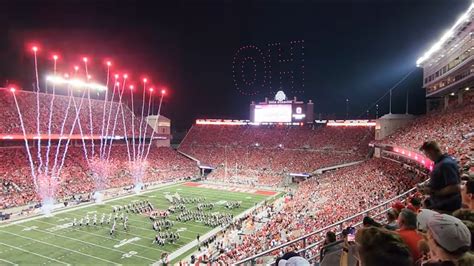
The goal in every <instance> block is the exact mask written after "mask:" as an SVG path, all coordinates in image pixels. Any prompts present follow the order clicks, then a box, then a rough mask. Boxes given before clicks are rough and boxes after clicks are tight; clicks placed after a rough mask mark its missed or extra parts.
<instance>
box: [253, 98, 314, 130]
mask: <svg viewBox="0 0 474 266" xmlns="http://www.w3.org/2000/svg"><path fill="white" fill-rule="evenodd" d="M313 113H314V104H313V102H312V101H309V102H308V103H304V102H302V101H298V100H297V99H296V97H295V98H294V99H293V100H287V99H286V96H285V95H284V93H283V92H282V91H279V92H278V93H277V95H276V96H275V100H268V99H267V98H266V99H265V101H264V102H260V103H255V102H252V103H251V104H250V121H251V122H253V123H286V124H301V123H303V124H307V123H313Z"/></svg>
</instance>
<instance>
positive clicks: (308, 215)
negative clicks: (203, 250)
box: [219, 159, 420, 263]
mask: <svg viewBox="0 0 474 266" xmlns="http://www.w3.org/2000/svg"><path fill="white" fill-rule="evenodd" d="M355 176H356V177H357V178H354V177H355ZM418 181H420V177H419V176H417V175H415V174H414V173H411V172H409V171H408V170H406V169H404V168H401V166H400V165H399V164H397V163H393V162H391V161H386V160H382V159H372V160H369V161H367V162H364V163H361V164H359V165H356V166H353V167H347V168H342V169H339V170H335V171H330V172H326V173H324V174H322V175H321V176H318V177H316V178H311V179H308V180H306V181H304V182H302V183H301V184H300V185H299V186H298V188H297V189H296V190H294V191H290V192H289V195H288V196H287V197H286V198H285V201H284V203H283V206H280V207H279V206H277V205H275V206H267V208H268V209H267V210H266V212H267V214H268V215H267V217H266V218H267V219H263V220H265V221H264V222H260V221H258V220H256V219H255V217H254V216H250V217H248V219H246V220H243V221H242V222H241V223H240V224H238V225H236V228H239V229H244V230H246V229H247V228H248V229H250V231H253V233H250V234H246V235H244V236H243V237H242V239H241V240H240V241H236V242H233V241H231V242H229V245H228V246H225V247H224V248H223V250H225V252H224V253H223V254H222V255H221V256H220V258H219V259H220V260H222V261H224V262H225V263H232V262H235V261H238V260H241V259H244V258H247V257H248V256H250V255H253V254H256V253H259V252H261V251H264V250H267V249H270V248H272V247H275V246H278V245H280V244H282V243H285V242H287V241H290V240H292V239H295V238H298V237H299V236H302V235H304V234H307V233H310V232H312V231H314V230H315V229H316V228H323V227H325V226H327V225H330V224H332V223H335V222H337V221H340V220H342V219H344V218H346V217H349V216H351V215H353V214H355V213H358V212H361V211H363V210H366V209H368V208H371V207H374V206H376V205H378V204H380V203H381V202H383V201H385V200H388V199H390V198H393V197H395V196H396V195H398V194H400V193H402V192H404V191H406V190H407V189H408V188H411V187H413V186H414V185H415V184H416V183H417V182H418ZM302 202H304V203H305V204H301V203H302ZM275 204H279V203H275ZM321 237H322V236H318V237H315V238H314V239H312V241H311V242H313V241H317V240H320V238H321ZM318 238H319V239H318ZM298 245H300V244H298ZM295 248H296V249H298V247H295ZM299 248H301V246H299ZM273 255H282V254H279V253H276V254H273Z"/></svg>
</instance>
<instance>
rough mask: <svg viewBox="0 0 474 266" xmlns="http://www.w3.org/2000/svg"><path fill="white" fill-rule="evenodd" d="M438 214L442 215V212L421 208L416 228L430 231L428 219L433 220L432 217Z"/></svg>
mask: <svg viewBox="0 0 474 266" xmlns="http://www.w3.org/2000/svg"><path fill="white" fill-rule="evenodd" d="M436 215H441V214H439V213H437V212H435V211H432V210H429V209H420V210H419V211H418V215H417V216H416V229H418V231H422V232H426V231H428V221H429V220H431V219H432V217H433V216H436Z"/></svg>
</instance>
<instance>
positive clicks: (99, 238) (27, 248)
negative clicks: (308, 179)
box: [0, 185, 268, 265]
mask: <svg viewBox="0 0 474 266" xmlns="http://www.w3.org/2000/svg"><path fill="white" fill-rule="evenodd" d="M175 192H178V193H179V194H180V195H181V197H205V198H206V202H214V203H215V202H219V201H222V200H228V201H241V202H242V204H241V207H240V208H238V209H233V210H228V209H226V208H225V207H224V206H223V205H216V207H215V208H214V209H213V210H212V211H208V212H216V211H219V212H225V213H229V212H232V213H233V214H234V215H236V214H239V213H241V212H243V211H245V210H247V209H249V208H251V207H253V206H254V205H255V204H256V203H258V202H261V201H263V200H265V199H267V198H268V196H262V195H257V194H249V193H240V192H229V191H221V190H215V189H206V188H199V187H189V186H185V185H174V186H168V187H163V188H158V189H156V190H153V191H150V192H147V193H143V194H141V195H137V196H132V197H128V198H118V199H115V200H111V201H108V202H106V203H105V204H104V205H96V204H93V205H90V206H88V207H85V208H72V209H71V210H69V211H66V212H63V213H57V214H55V215H54V216H53V217H41V218H38V219H35V220H31V221H26V222H23V223H18V224H10V225H7V226H4V227H0V265H9V264H23V265H24V264H35V265H39V264H46V265H60V264H88V265H105V264H140V265H147V264H151V263H153V262H156V261H158V260H159V259H160V256H161V254H162V252H168V253H171V252H173V251H175V250H177V249H178V248H180V247H182V246H183V245H186V244H187V243H189V242H190V241H193V240H195V239H196V235H197V234H200V235H201V236H202V235H204V234H205V233H206V232H208V231H210V230H212V229H213V228H211V227H208V226H205V225H204V224H202V223H197V222H185V223H179V222H177V221H176V222H175V224H174V226H173V228H172V229H171V231H177V230H180V235H181V238H180V240H179V241H178V242H177V243H174V244H171V243H167V244H166V245H165V246H163V247H160V246H158V245H156V244H152V241H153V238H154V236H155V232H154V231H153V229H152V225H151V222H150V220H149V219H148V218H147V217H146V216H143V215H140V214H128V216H129V230H128V232H125V231H124V230H123V228H122V224H121V223H117V229H118V230H117V233H116V235H115V237H113V238H112V237H110V236H109V230H110V225H109V226H106V225H105V226H103V227H101V226H96V227H94V226H89V227H85V226H82V227H67V228H57V226H60V225H64V224H67V223H70V222H72V219H73V218H74V217H76V218H78V220H79V219H80V218H81V217H84V216H85V215H86V213H88V212H89V213H90V214H92V215H93V213H92V212H97V214H98V215H97V217H98V220H100V217H101V216H102V213H106V214H107V215H108V214H109V213H110V212H111V211H112V206H113V205H125V204H128V203H130V202H132V201H134V200H149V201H150V202H151V203H152V204H153V206H154V207H155V209H161V210H165V209H167V208H168V206H169V205H170V204H169V203H168V201H167V200H166V198H165V197H164V194H165V193H172V194H174V193H175ZM196 205H197V204H187V208H188V209H195V208H196ZM92 215H90V216H91V217H92ZM175 216H176V215H171V220H173V221H175ZM53 229H57V230H53ZM182 230H184V231H182ZM137 238H139V239H137ZM126 239H129V240H130V239H136V241H133V242H129V243H127V244H124V245H121V246H116V245H117V244H119V243H120V241H122V240H126Z"/></svg>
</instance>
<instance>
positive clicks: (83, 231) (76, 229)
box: [37, 221, 179, 252]
mask: <svg viewBox="0 0 474 266" xmlns="http://www.w3.org/2000/svg"><path fill="white" fill-rule="evenodd" d="M37 222H40V223H44V224H49V225H55V226H57V224H52V223H48V222H43V221H37ZM70 228H72V229H73V230H72V231H77V232H82V233H86V234H89V235H93V236H98V237H102V238H106V239H109V240H113V241H118V242H120V240H119V239H115V238H112V237H107V236H103V235H99V234H94V233H91V232H88V231H85V230H81V229H79V228H74V227H70ZM127 234H129V235H132V236H136V237H140V238H141V239H144V238H143V237H144V236H141V235H135V234H132V233H130V232H127ZM128 244H129V245H134V246H139V247H143V248H147V249H151V250H155V251H162V252H167V251H166V250H162V249H159V248H152V247H147V246H144V245H140V244H137V243H133V242H132V243H128ZM178 246H179V245H178Z"/></svg>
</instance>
